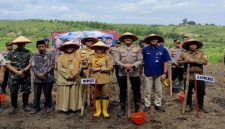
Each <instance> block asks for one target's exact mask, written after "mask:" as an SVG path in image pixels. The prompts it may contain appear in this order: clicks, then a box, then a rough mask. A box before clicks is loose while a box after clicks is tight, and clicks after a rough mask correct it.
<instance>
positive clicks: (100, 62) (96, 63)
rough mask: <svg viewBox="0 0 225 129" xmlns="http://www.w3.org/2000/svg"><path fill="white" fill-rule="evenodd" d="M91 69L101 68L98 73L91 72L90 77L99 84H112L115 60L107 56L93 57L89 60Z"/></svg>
mask: <svg viewBox="0 0 225 129" xmlns="http://www.w3.org/2000/svg"><path fill="white" fill-rule="evenodd" d="M88 62H89V64H90V65H91V68H92V67H94V68H100V71H98V72H92V71H90V76H91V77H92V78H95V79H96V80H97V83H98V84H107V83H110V71H111V70H112V68H113V59H112V57H111V56H109V55H107V54H97V53H95V54H94V55H91V56H90V57H89V59H88Z"/></svg>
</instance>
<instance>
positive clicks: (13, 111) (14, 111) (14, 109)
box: [9, 107, 17, 114]
mask: <svg viewBox="0 0 225 129" xmlns="http://www.w3.org/2000/svg"><path fill="white" fill-rule="evenodd" d="M16 112H17V109H16V108H14V107H11V109H10V111H9V113H10V114H15V113H16Z"/></svg>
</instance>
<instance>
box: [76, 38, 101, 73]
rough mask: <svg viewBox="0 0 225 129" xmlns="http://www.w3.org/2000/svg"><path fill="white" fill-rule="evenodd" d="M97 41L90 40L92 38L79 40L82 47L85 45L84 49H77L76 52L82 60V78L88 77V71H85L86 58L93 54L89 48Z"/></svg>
mask: <svg viewBox="0 0 225 129" xmlns="http://www.w3.org/2000/svg"><path fill="white" fill-rule="evenodd" d="M96 42H97V40H96V39H95V38H92V37H86V38H83V39H82V40H81V43H82V44H83V45H85V47H84V48H81V49H79V50H78V51H77V52H78V53H79V55H80V56H81V59H82V63H81V64H82V67H83V68H84V71H83V77H88V76H89V75H88V70H87V67H86V66H87V65H88V57H89V56H90V55H93V54H94V52H95V51H94V50H92V49H91V46H92V45H93V44H94V43H96Z"/></svg>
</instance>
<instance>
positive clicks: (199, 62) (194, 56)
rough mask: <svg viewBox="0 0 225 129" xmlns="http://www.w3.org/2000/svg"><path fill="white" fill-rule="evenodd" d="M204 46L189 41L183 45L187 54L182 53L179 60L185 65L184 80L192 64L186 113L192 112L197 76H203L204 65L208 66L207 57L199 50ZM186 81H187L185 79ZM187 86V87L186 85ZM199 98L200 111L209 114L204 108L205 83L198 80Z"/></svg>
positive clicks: (200, 43)
mask: <svg viewBox="0 0 225 129" xmlns="http://www.w3.org/2000/svg"><path fill="white" fill-rule="evenodd" d="M202 46H203V44H202V42H200V41H197V40H189V41H187V42H185V43H184V44H183V45H182V48H183V49H185V50H186V51H185V52H182V53H181V55H180V58H179V62H180V63H184V78H186V75H187V64H190V70H189V71H188V72H189V73H190V76H189V88H188V93H187V102H186V104H187V107H186V111H188V112H189V111H192V90H193V89H194V79H195V74H203V65H206V64H207V59H206V56H205V55H204V53H203V52H202V51H199V50H198V49H199V48H201V47H202ZM184 81H186V79H184ZM184 86H185V85H184ZM197 86H198V87H197V96H198V107H199V111H202V112H204V113H207V112H208V111H207V110H206V109H205V107H204V95H205V82H204V81H201V80H197Z"/></svg>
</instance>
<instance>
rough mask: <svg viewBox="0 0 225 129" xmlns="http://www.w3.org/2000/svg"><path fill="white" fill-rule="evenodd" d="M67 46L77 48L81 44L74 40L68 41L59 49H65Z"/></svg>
mask: <svg viewBox="0 0 225 129" xmlns="http://www.w3.org/2000/svg"><path fill="white" fill-rule="evenodd" d="M67 46H71V47H73V48H75V49H76V50H77V49H79V48H80V45H78V44H76V43H74V42H73V41H66V42H65V43H64V44H63V45H62V46H60V47H59V50H60V51H65V48H66V47H67Z"/></svg>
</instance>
